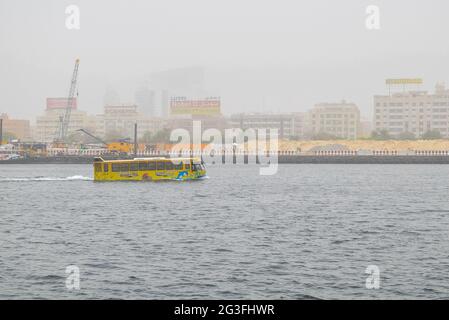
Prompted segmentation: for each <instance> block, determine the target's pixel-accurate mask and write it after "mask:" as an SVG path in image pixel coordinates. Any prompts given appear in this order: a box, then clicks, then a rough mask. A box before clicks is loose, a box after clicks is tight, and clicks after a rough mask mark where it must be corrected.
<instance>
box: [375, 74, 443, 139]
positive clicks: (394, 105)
mask: <svg viewBox="0 0 449 320" xmlns="http://www.w3.org/2000/svg"><path fill="white" fill-rule="evenodd" d="M404 80H407V79H404ZM404 89H405V88H404ZM373 124H374V130H376V131H382V130H385V131H386V132H388V134H390V135H391V136H398V135H401V134H407V135H413V136H415V137H416V138H419V137H421V136H422V135H423V134H425V133H426V132H429V131H438V132H439V133H440V134H441V136H442V137H445V138H449V90H448V89H446V88H445V86H444V84H442V83H439V84H437V85H436V87H435V92H434V93H429V92H427V91H422V90H403V91H402V92H393V93H391V92H389V93H388V95H375V96H374V119H373Z"/></svg>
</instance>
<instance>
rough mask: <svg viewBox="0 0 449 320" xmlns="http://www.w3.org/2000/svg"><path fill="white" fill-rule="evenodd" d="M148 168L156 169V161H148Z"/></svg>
mask: <svg viewBox="0 0 449 320" xmlns="http://www.w3.org/2000/svg"><path fill="white" fill-rule="evenodd" d="M148 170H156V162H155V161H150V162H149V163H148Z"/></svg>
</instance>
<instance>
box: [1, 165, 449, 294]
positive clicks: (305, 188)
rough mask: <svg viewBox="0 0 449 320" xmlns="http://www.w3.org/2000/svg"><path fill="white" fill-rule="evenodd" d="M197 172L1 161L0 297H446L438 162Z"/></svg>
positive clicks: (443, 183)
mask: <svg viewBox="0 0 449 320" xmlns="http://www.w3.org/2000/svg"><path fill="white" fill-rule="evenodd" d="M208 175H209V179H206V180H203V181H190V182H162V183H133V182H108V183H95V182H93V181H91V180H90V179H89V178H90V177H91V176H92V172H91V166H89V165H1V166H0V218H1V222H0V244H1V246H0V298H6V299H17V298H27V299H29V298H30V299H34V298H50V299H52V298H64V299H66V298H68V299H86V298H123V299H132V298H143V299H168V298H173V299H177V298H187V299H190V298H211V299H222V298H230V299H238V298H250V299H253V298H254V299H265V298H272V299H282V298H289V299H302V298H323V299H333V298H335V299H353V298H361V299H366V298H386V299H392V298H406V299H410V298H425V299H431V298H449V244H448V240H449V238H448V233H449V201H448V195H449V184H448V180H449V179H448V177H449V166H444V165H281V166H280V168H279V172H278V173H277V174H276V175H274V176H260V175H259V171H258V167H256V166H245V165H241V166H232V165H231V166H220V167H209V168H208ZM69 265H76V266H78V267H79V269H80V289H79V290H68V289H67V288H66V283H65V282H66V273H65V270H66V267H67V266H69ZM369 265H376V266H378V267H379V269H380V288H379V289H367V288H366V287H365V280H366V278H367V277H368V274H365V269H366V268H367V266H369Z"/></svg>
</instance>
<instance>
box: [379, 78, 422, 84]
mask: <svg viewBox="0 0 449 320" xmlns="http://www.w3.org/2000/svg"><path fill="white" fill-rule="evenodd" d="M385 83H386V84H422V83H423V81H422V79H421V78H402V79H387V80H385Z"/></svg>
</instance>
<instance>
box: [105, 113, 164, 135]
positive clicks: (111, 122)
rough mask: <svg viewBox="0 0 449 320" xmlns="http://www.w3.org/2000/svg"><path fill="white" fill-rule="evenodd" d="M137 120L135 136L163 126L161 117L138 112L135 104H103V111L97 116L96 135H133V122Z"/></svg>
mask: <svg viewBox="0 0 449 320" xmlns="http://www.w3.org/2000/svg"><path fill="white" fill-rule="evenodd" d="M136 122H137V136H138V137H142V136H143V135H144V134H145V132H148V131H149V132H152V133H154V132H157V131H159V130H161V129H162V128H163V127H164V124H165V122H164V120H163V119H161V118H155V117H148V116H146V115H144V114H142V113H140V112H138V107H137V106H136V105H118V106H105V107H104V113H103V114H102V115H98V116H97V135H98V136H100V137H103V138H108V137H120V138H130V139H133V137H134V124H135V123H136Z"/></svg>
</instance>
